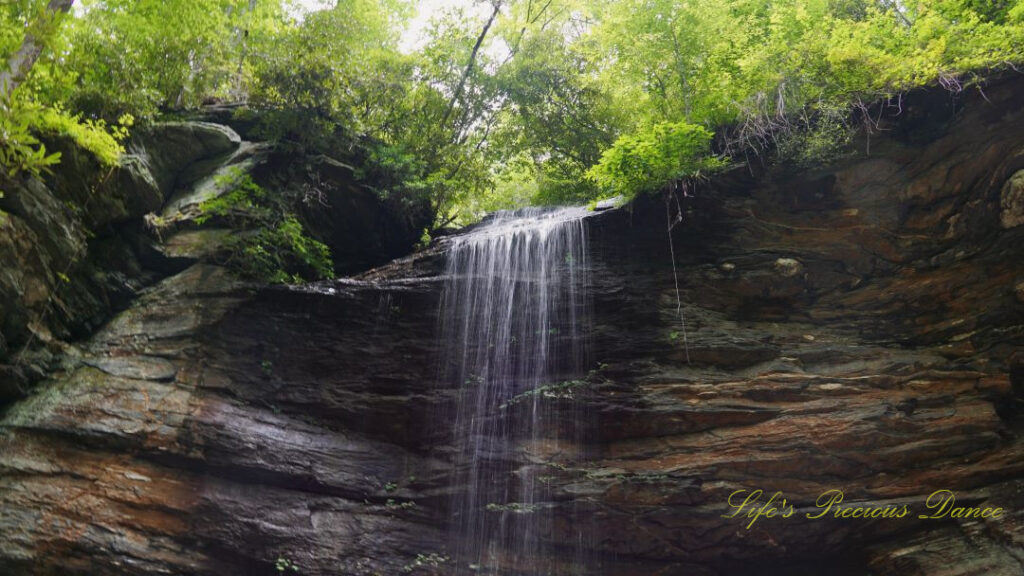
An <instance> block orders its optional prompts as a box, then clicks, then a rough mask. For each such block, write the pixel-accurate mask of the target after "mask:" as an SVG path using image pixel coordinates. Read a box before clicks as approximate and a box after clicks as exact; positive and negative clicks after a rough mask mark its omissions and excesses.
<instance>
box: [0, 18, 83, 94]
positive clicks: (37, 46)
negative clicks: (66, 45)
mask: <svg viewBox="0 0 1024 576" xmlns="http://www.w3.org/2000/svg"><path fill="white" fill-rule="evenodd" d="M72 4H74V0H50V3H49V4H47V5H46V15H45V16H43V18H49V19H52V18H56V17H57V16H58V15H60V14H63V13H65V12H67V11H68V10H70V9H71V5H72ZM39 24H42V22H35V23H33V26H32V27H30V28H29V32H28V33H27V34H25V40H24V41H22V43H21V48H19V49H18V51H17V52H15V53H14V55H13V56H11V58H10V59H9V60H8V61H7V69H6V70H3V71H0V101H6V100H10V98H11V94H12V93H13V92H14V90H15V89H16V88H17V87H18V86H20V85H21V83H22V82H24V81H25V77H26V76H28V73H29V70H31V69H32V66H33V65H35V63H36V60H38V59H39V55H40V54H42V53H43V41H42V40H41V39H39V38H36V36H35V35H34V34H33V33H32V31H31V30H32V28H35V27H37V26H38V25H39Z"/></svg>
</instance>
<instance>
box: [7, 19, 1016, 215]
mask: <svg viewBox="0 0 1024 576" xmlns="http://www.w3.org/2000/svg"><path fill="white" fill-rule="evenodd" d="M73 4H74V5H73V6H72V2H70V0H13V1H11V2H5V3H2V4H0V54H2V56H3V58H4V62H6V63H7V65H6V67H5V68H4V69H3V72H2V74H0V162H2V164H3V167H4V169H5V170H4V172H5V173H6V175H7V177H12V176H15V175H17V174H18V173H20V172H40V171H43V170H46V169H48V168H50V167H52V166H53V165H54V164H55V163H57V162H59V157H57V156H55V155H51V154H49V153H48V152H47V151H46V149H45V147H44V145H43V144H42V142H43V141H45V137H46V135H47V134H50V133H63V134H66V135H68V136H70V137H72V138H74V139H75V140H76V141H77V142H79V144H80V145H82V146H83V147H84V148H86V149H88V150H90V151H92V152H94V153H95V154H96V156H97V158H98V159H100V160H101V161H102V162H104V163H107V164H115V163H116V162H117V156H118V153H119V152H120V150H121V142H122V141H123V139H124V138H125V137H126V135H127V133H128V131H129V130H130V129H131V127H132V126H133V125H138V124H144V123H148V122H154V121H159V120H161V119H164V118H168V117H175V116H177V115H180V114H182V113H184V112H187V111H189V110H194V109H196V108H198V107H201V106H202V105H204V104H206V103H211V102H231V103H244V106H243V107H242V108H240V111H239V112H238V113H239V114H247V115H250V116H251V117H252V118H253V119H255V121H256V122H257V123H258V124H259V126H260V130H261V133H262V135H263V136H264V137H266V138H268V139H270V140H273V141H275V142H276V143H277V144H278V145H280V146H282V147H294V148H295V149H297V150H302V151H306V152H314V153H327V154H330V155H334V156H343V157H344V158H343V159H346V160H351V161H352V162H353V164H355V165H357V166H358V167H359V177H360V178H361V179H362V180H363V182H364V183H365V185H367V186H370V187H372V188H374V189H375V190H377V191H378V192H379V193H380V194H382V195H395V196H397V197H399V198H421V199H422V198H426V199H428V200H429V201H430V203H431V206H432V208H433V209H434V210H435V213H436V214H437V221H436V224H437V225H438V226H441V225H445V224H449V223H453V222H454V223H464V222H468V221H472V220H473V219H475V218H477V217H479V216H480V215H481V214H482V213H483V212H484V211H487V210H492V209H496V208H503V207H510V206H516V205H522V204H542V203H558V202H588V201H592V200H596V199H600V198H605V197H609V196H614V195H625V196H627V197H629V196H632V195H635V194H639V193H644V192H649V191H656V190H659V189H661V188H662V187H664V186H666V185H667V184H669V183H671V182H672V181H674V180H678V179H684V178H690V177H693V176H695V175H698V174H706V173H708V172H711V171H714V170H716V169H718V168H720V167H722V166H724V165H727V164H728V163H729V162H730V155H732V156H736V157H741V156H742V154H743V153H744V152H747V151H750V150H754V151H758V152H761V151H765V150H772V151H774V153H777V154H780V155H783V156H787V157H790V158H792V159H795V160H797V161H816V160H821V159H826V158H828V157H829V154H830V153H831V151H833V150H834V149H835V148H836V147H837V146H841V145H842V143H844V142H845V141H847V140H848V138H849V134H850V132H851V131H852V130H853V129H854V128H855V127H856V124H857V122H858V119H859V117H858V113H857V111H858V110H865V109H866V106H868V105H870V104H871V103H873V102H877V101H879V100H881V99H886V98H898V96H899V95H900V94H901V93H903V92H905V91H907V90H909V89H912V88H915V87H918V86H922V85H926V84H930V83H941V84H942V85H944V86H947V87H949V88H950V89H954V90H961V89H965V88H969V87H970V86H971V85H973V84H974V83H976V82H977V80H979V79H981V78H983V77H984V76H985V75H987V74H990V73H992V72H993V71H996V70H1000V69H1016V68H1015V67H1016V66H1017V65H1018V64H1021V63H1022V60H1024V58H1022V56H1024V0H996V1H981V0H900V1H895V0H477V1H471V0H467V1H466V2H463V3H461V4H459V3H452V6H451V7H449V8H448V9H446V10H443V11H439V12H438V13H437V14H434V15H433V18H432V20H431V23H430V25H429V26H428V27H427V29H426V31H425V32H423V34H422V36H423V37H422V38H418V39H415V40H417V41H416V42H409V40H410V39H409V38H408V37H407V36H408V34H410V32H409V30H408V25H409V22H410V20H411V19H412V18H413V17H414V16H415V14H416V10H417V6H416V3H415V2H407V1H404V0H337V1H335V2H329V3H327V2H323V3H320V4H319V5H315V6H314V8H313V9H309V6H310V5H311V3H310V2H305V3H302V5H301V6H300V5H299V4H296V3H294V2H291V1H289V0H131V1H128V0H80V1H79V2H74V3H73ZM713 140H714V141H715V142H716V143H717V145H716V146H715V147H714V151H713V150H712V141H713Z"/></svg>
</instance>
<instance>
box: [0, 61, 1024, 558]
mask: <svg viewBox="0 0 1024 576" xmlns="http://www.w3.org/2000/svg"><path fill="white" fill-rule="evenodd" d="M1020 90H1021V84H1020V82H1019V81H1007V82H1004V83H1002V84H996V85H993V86H990V87H987V88H986V96H987V98H988V100H989V102H986V101H985V100H984V99H983V98H981V97H980V96H977V97H975V96H970V97H968V98H967V99H966V101H963V102H961V103H960V105H959V107H958V110H959V114H958V116H957V117H956V119H955V121H953V122H952V123H951V124H950V125H948V126H946V125H943V126H939V127H936V126H935V125H934V123H931V124H927V125H921V124H920V123H917V124H915V122H914V121H913V120H914V119H913V118H911V119H910V120H908V121H907V122H908V124H907V125H903V124H897V125H894V126H893V127H892V129H891V130H889V131H887V132H883V133H882V135H875V136H873V137H872V142H871V150H872V154H871V156H870V157H864V156H856V157H851V158H849V159H847V160H845V161H843V162H841V163H839V164H837V165H834V166H830V167H827V168H820V169H818V170H814V171H791V170H784V169H773V170H768V171H762V172H760V173H755V175H753V176H751V175H750V173H749V172H748V171H746V170H743V171H737V172H735V173H731V174H727V175H725V176H724V177H723V178H721V179H719V180H716V181H715V182H714V183H712V184H711V185H709V186H708V187H707V188H705V189H702V190H700V191H699V192H698V193H697V195H696V196H695V197H692V198H688V199H684V200H682V201H681V204H682V207H683V210H684V212H685V215H684V220H683V224H682V225H680V226H677V227H676V228H675V230H674V233H673V242H674V248H675V250H674V251H675V254H676V268H677V271H678V285H679V292H678V293H677V292H676V289H675V286H676V283H675V281H674V280H675V279H674V278H673V272H672V263H671V260H670V257H669V254H670V251H669V245H668V242H669V239H668V236H667V234H666V231H665V226H664V223H665V213H664V210H665V203H664V202H662V201H661V200H660V199H653V200H646V201H645V200H641V201H639V202H637V203H636V204H635V205H634V206H633V207H632V209H631V210H630V211H606V212H602V213H599V214H597V215H595V216H593V217H591V218H589V219H588V220H587V222H588V237H589V243H590V244H589V245H590V256H591V259H590V262H591V265H592V271H591V276H592V286H591V294H592V298H593V302H592V308H593V312H592V327H591V338H590V341H591V350H590V355H591V357H592V358H593V365H592V369H591V370H590V371H588V372H587V373H586V374H568V373H567V374H565V379H564V380H565V381H564V382H559V383H554V384H559V385H560V386H559V387H557V388H553V389H552V390H557V393H550V394H542V395H540V396H539V398H538V401H539V402H542V403H555V404H559V405H564V406H566V407H569V406H571V407H573V409H574V412H575V413H576V414H578V418H576V419H574V420H572V421H566V422H564V423H563V425H564V426H566V427H572V428H582V429H584V431H585V432H586V434H585V435H584V436H585V437H586V439H587V441H586V444H585V446H583V447H581V450H579V451H573V452H574V453H580V454H583V457H576V458H567V457H566V455H565V452H564V451H563V452H559V451H556V450H555V448H554V446H555V444H554V443H553V442H550V439H549V438H523V439H521V440H519V441H518V442H519V443H518V444H517V446H516V452H515V453H516V454H517V456H516V465H517V466H519V467H521V468H525V467H539V468H542V469H543V470H544V472H543V474H540V475H541V476H543V477H544V478H545V481H544V484H545V487H544V488H542V489H541V490H542V493H541V499H540V500H541V502H542V503H543V506H542V507H541V510H542V513H549V512H550V513H552V514H554V517H555V518H556V519H557V521H556V522H554V523H553V524H552V525H551V528H550V533H548V534H544V535H543V537H544V538H546V539H547V540H548V541H550V542H552V543H555V544H558V543H565V542H568V541H570V540H573V538H574V534H575V533H576V532H575V530H576V529H577V528H578V527H580V526H585V527H586V533H587V534H588V537H587V538H586V539H585V540H584V541H583V550H582V551H580V552H579V553H577V552H576V551H574V550H571V549H568V548H566V549H565V550H564V554H557V556H559V557H561V558H566V559H573V558H575V559H576V560H575V561H576V562H577V563H578V564H579V565H581V566H582V568H581V569H580V570H581V572H582V573H587V574H608V575H621V576H639V575H650V574H665V575H668V574H699V575H704V574H706V575H725V574H766V573H767V574H808V575H812V574H822V573H829V574H857V575H863V574H867V573H871V574H877V575H897V574H899V575H902V574H922V575H938V574H944V575H945V574H963V575H968V574H980V573H986V574H989V573H991V574H1005V575H1016V574H1019V573H1020V571H1021V566H1022V561H1024V560H1022V552H1021V549H1022V546H1024V516H1022V514H1024V484H1022V480H1021V478H1022V477H1024V442H1022V440H1021V438H1022V436H1021V434H1022V432H1024V426H1022V423H1024V418H1022V416H1024V412H1022V410H1021V401H1022V392H1021V391H1022V389H1024V356H1022V355H1021V352H1020V350H1021V349H1022V344H1024V309H1022V308H1021V302H1022V300H1021V296H1020V293H1021V289H1020V285H1021V283H1022V282H1024V258H1022V257H1021V256H1022V254H1021V246H1022V245H1024V226H1012V227H1005V226H1003V225H1002V224H1003V222H1004V221H1005V215H1006V214H1007V208H1006V206H1007V204H1006V202H1005V200H1004V198H1005V196H1006V193H1005V190H1006V186H1007V182H1008V181H1012V180H1013V178H1014V174H1017V173H1018V171H1020V170H1021V169H1024V154H1021V152H1022V151H1024V148H1022V147H1024V142H1022V140H1021V137H1020V134H1024V130H1022V129H1024V114H1022V113H1021V111H1020V110H1019V106H1017V105H1016V100H1015V97H1016V96H1015V95H1018V94H1019V93H1020ZM934 97H935V95H934V94H932V95H929V96H928V98H927V99H926V101H928V102H930V101H931V100H932V99H934ZM908 98H909V97H908ZM911 104H913V101H912V98H911ZM939 116H942V117H943V118H946V117H947V116H948V115H946V114H940V115H939ZM1010 204H1011V205H1012V202H1011V203H1010ZM1011 211H1012V208H1011ZM442 264H443V242H442V243H441V244H440V245H439V246H435V247H434V248H432V249H430V250H427V251H424V252H421V253H418V254H416V255H414V256H412V257H409V258H407V259H404V260H401V261H397V262H394V263H392V264H390V265H388V266H385V267H383V268H380V269H377V270H374V271H372V272H370V273H367V274H364V275H363V276H362V277H361V279H360V280H343V281H337V282H333V283H326V284H321V285H317V286H313V287H310V288H308V289H302V290H298V289H284V288H275V289H256V288H254V287H252V286H247V285H244V284H240V283H239V282H238V281H236V280H234V279H232V278H231V277H230V275H228V274H226V273H225V271H224V270H223V269H221V268H219V267H216V266H210V265H202V264H199V265H192V266H190V267H188V268H187V269H185V270H184V271H182V272H180V273H178V274H176V275H174V276H172V277H170V278H168V279H166V280H164V281H162V282H161V283H159V284H158V285H156V286H155V287H153V288H150V289H148V290H147V291H146V292H145V293H144V294H143V296H142V297H141V298H139V299H138V300H136V301H135V302H134V303H133V304H132V305H131V307H130V308H129V309H128V310H126V311H125V312H123V313H121V314H120V315H118V316H117V317H116V318H115V319H114V320H112V321H110V322H108V323H106V324H105V325H104V327H103V328H102V330H100V331H99V332H98V333H97V334H95V335H94V336H92V337H91V338H90V339H89V340H87V341H84V342H82V343H81V344H80V346H79V347H78V348H79V355H78V357H77V358H73V359H69V358H66V357H65V358H64V359H63V360H62V362H63V364H62V369H63V370H62V371H60V372H56V373H52V374H51V375H50V379H49V380H48V381H47V382H46V383H45V384H44V385H42V386H40V387H39V388H38V389H37V392H36V393H35V394H33V395H32V397H30V398H28V399H26V400H23V401H21V402H19V403H17V404H15V405H14V406H12V407H11V408H9V409H8V410H7V411H6V412H5V414H4V415H3V417H2V420H0V436H2V437H0V572H2V573H5V574H7V573H10V574H23V573H24V574H31V573H62V574H93V575H105V574H111V575H113V574H152V573H171V574H218V575H226V574H276V573H277V570H276V565H277V563H278V561H279V560H286V561H287V562H288V563H289V564H294V565H296V566H297V567H298V569H299V573H301V574H314V575H316V574H325V575H326V574H358V575H364V574H365V575H372V574H402V573H412V574H445V573H447V571H446V568H445V567H446V565H448V563H450V562H453V561H455V560H452V559H446V556H448V546H449V544H450V543H449V542H448V541H447V539H446V536H445V534H446V529H447V527H448V526H449V524H450V522H451V519H450V517H449V515H448V513H447V511H446V505H445V502H446V501H447V498H448V496H449V495H450V493H451V491H452V490H458V489H460V488H459V486H458V479H459V478H460V474H463V473H464V472H465V471H461V470H453V469H452V466H451V461H452V459H451V456H452V454H451V446H450V443H449V439H450V435H449V433H450V426H451V423H450V422H447V421H445V420H444V419H442V418H440V417H439V416H438V415H439V414H444V413H446V408H447V407H448V405H449V404H450V403H451V402H452V401H453V398H454V396H455V394H454V392H455V391H454V390H453V389H451V388H450V387H449V386H448V385H446V384H444V383H441V382H438V381H437V374H438V373H439V370H438V366H437V363H436V362H437V360H436V359H437V357H438V350H439V344H438V342H437V341H436V329H437V317H436V314H437V305H438V299H439V295H440V289H441V286H442V284H443V282H442V281H441V279H439V278H438V275H439V274H440V271H441V270H442ZM5 272H6V270H5ZM678 309H681V310H682V320H683V321H684V322H685V328H684V322H683V321H681V320H680V318H679V316H678V315H677V310H678ZM529 406H530V404H529V403H527V402H523V403H518V404H516V405H513V406H511V407H507V408H504V409H502V408H496V412H498V411H500V410H507V409H512V410H518V409H528V408H529ZM564 412H566V413H567V412H569V411H568V410H567V411H564ZM453 479H455V482H456V484H455V485H454V486H453V485H452V480H453ZM758 489H760V490H763V491H764V492H765V493H767V496H764V497H763V498H762V499H761V501H762V503H763V502H764V501H765V500H766V499H767V498H768V497H770V495H771V494H773V493H775V492H781V493H782V496H780V498H785V499H786V506H792V509H793V515H792V516H791V517H789V518H782V517H779V516H775V517H765V516H761V517H759V518H757V519H756V520H755V522H754V523H753V524H752V525H751V526H750V528H749V529H748V528H746V526H747V524H748V523H749V522H750V519H749V518H747V517H746V512H745V511H744V512H742V513H741V514H739V515H738V516H742V517H736V518H723V516H727V515H729V514H730V513H732V512H733V511H734V509H732V508H730V506H729V504H728V502H729V498H730V496H732V495H735V494H740V495H741V496H740V497H741V498H742V497H745V496H743V495H744V494H745V495H749V494H750V491H753V490H758ZM836 489H837V490H842V491H843V492H844V500H843V502H842V503H841V504H842V505H843V506H844V507H845V506H849V507H861V508H893V509H900V508H901V507H903V506H907V507H908V509H909V510H911V511H912V512H911V513H910V514H908V515H907V516H906V517H905V518H876V519H870V520H866V519H862V518H835V517H834V516H833V513H831V512H830V513H829V514H828V517H827V518H821V519H816V520H815V519H808V518H807V517H806V514H808V513H812V514H813V513H816V512H817V511H818V508H816V501H817V500H818V498H819V496H820V495H821V494H822V493H825V492H826V491H828V490H836ZM937 490H951V491H954V492H955V495H956V501H957V503H958V504H961V503H962V504H963V505H966V506H972V507H990V508H997V507H998V508H1003V509H1004V512H1003V514H1002V516H1001V517H1000V518H998V519H992V518H980V517H977V518H967V517H959V518H952V517H945V518H942V519H920V518H918V517H917V516H918V515H919V514H924V513H927V512H928V511H929V510H928V509H927V508H926V506H925V504H926V501H927V498H928V496H929V495H930V494H932V493H933V492H935V491H937ZM743 491H746V492H743ZM736 498H737V497H736V496H733V501H734V502H736ZM495 504H496V505H497V506H495V508H494V513H495V514H501V515H505V518H506V520H507V521H508V522H509V523H511V524H514V523H515V522H516V519H517V518H519V517H521V514H524V513H531V512H529V511H524V510H521V509H515V508H514V507H510V506H507V504H509V503H495ZM567 562H568V560H567ZM823 567H827V568H823ZM566 573H569V572H568V571H566ZM507 574H513V572H512V571H507Z"/></svg>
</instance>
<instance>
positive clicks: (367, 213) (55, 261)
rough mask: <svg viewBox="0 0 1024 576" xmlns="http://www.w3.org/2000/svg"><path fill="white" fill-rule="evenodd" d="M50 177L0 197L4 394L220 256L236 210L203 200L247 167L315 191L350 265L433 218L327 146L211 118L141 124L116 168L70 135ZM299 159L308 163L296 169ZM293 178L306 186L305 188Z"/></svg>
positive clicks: (309, 224)
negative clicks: (330, 153)
mask: <svg viewBox="0 0 1024 576" xmlns="http://www.w3.org/2000/svg"><path fill="white" fill-rule="evenodd" d="M48 148H50V149H52V150H55V151H58V152H61V154H62V161H61V164H60V165H59V167H58V168H57V169H56V170H54V171H53V173H52V174H49V175H47V177H46V178H45V179H39V178H32V177H19V178H17V179H13V180H11V179H10V178H5V179H4V180H3V182H2V186H3V189H4V191H5V194H4V195H3V196H0V406H2V405H3V404H6V403H7V402H9V401H10V400H12V399H15V398H19V397H22V396H24V395H25V394H26V393H27V391H28V390H29V389H30V388H31V385H32V384H33V383H34V382H36V381H38V380H40V379H42V378H44V377H45V376H46V374H47V373H49V372H50V371H52V370H55V369H60V368H61V367H62V365H63V358H64V357H65V356H67V355H68V354H70V355H71V356H74V355H75V352H74V351H73V350H71V351H68V350H67V349H66V348H67V346H68V343H69V342H74V341H78V340H82V339H84V338H86V337H88V336H89V335H91V334H93V333H95V332H96V331H97V330H98V329H99V328H100V327H101V326H103V324H104V323H105V322H106V321H107V320H109V319H110V317H111V315H112V314H114V313H116V312H119V311H122V310H124V309H125V308H127V307H128V305H129V304H130V303H131V302H132V301H134V300H135V299H136V298H137V297H138V296H139V294H140V293H141V291H142V290H143V289H145V288H146V287H148V286H151V285H153V284H154V283H156V282H158V281H159V280H161V279H163V278H166V277H168V276H171V275H174V274H176V273H178V272H181V271H182V270H184V269H186V268H187V267H189V266H191V265H193V264H195V263H197V262H210V261H218V260H222V258H220V256H221V254H222V252H223V250H222V248H223V246H224V244H225V242H226V241H227V240H228V239H229V238H231V237H232V236H233V235H235V234H239V233H244V232H240V231H238V230H234V229H232V226H231V224H230V223H224V222H218V221H216V219H214V221H211V222H205V221H203V220H202V219H200V218H199V217H200V216H201V209H200V206H201V204H202V203H203V202H204V201H207V200H210V199H213V198H216V197H218V196H220V195H222V194H224V193H226V192H228V191H229V190H230V189H231V188H232V186H233V185H234V183H235V182H237V180H238V177H239V175H242V174H249V175H251V176H252V177H253V178H254V179H256V180H257V181H258V182H259V183H260V184H262V185H264V186H265V187H266V188H267V189H269V190H271V192H272V193H274V194H281V195H286V194H291V195H293V196H297V197H301V196H302V194H303V192H302V191H303V190H306V189H310V190H313V191H314V192H315V195H316V197H315V201H311V202H309V203H308V205H304V206H303V209H304V212H303V213H302V214H301V215H300V217H301V218H302V220H303V222H304V225H305V227H306V229H307V230H308V231H309V233H310V234H311V235H312V236H313V237H315V238H317V239H319V240H321V241H323V242H325V243H327V244H328V246H330V247H331V248H332V250H333V256H334V264H335V267H336V268H337V269H338V270H340V271H353V270H365V269H366V268H368V267H370V266H373V265H377V264H381V263H384V262H386V261H388V260H390V259H392V258H395V257H397V256H400V255H402V254H405V253H408V251H409V250H411V248H412V246H413V245H414V244H415V243H416V242H417V241H418V240H419V237H420V235H421V233H422V231H423V228H424V226H425V225H426V223H427V222H429V221H430V216H429V213H428V212H429V210H427V209H426V208H425V206H418V207H417V206H413V207H412V208H410V207H409V205H408V203H407V204H405V205H403V204H401V201H400V199H398V198H391V199H388V200H385V199H382V198H381V197H380V196H378V195H377V194H376V193H374V192H372V191H370V190H367V189H365V188H363V187H361V186H360V185H358V184H357V183H356V178H355V175H354V174H353V173H352V171H351V169H348V170H342V171H339V170H338V169H337V168H336V166H344V165H343V164H341V163H339V162H337V161H334V160H331V159H329V158H326V157H317V158H304V157H295V156H294V155H284V154H281V153H278V152H276V151H274V150H273V148H272V147H271V146H269V145H267V144H266V143H259V142H249V141H245V140H243V139H242V138H241V137H240V136H239V135H238V134H237V133H236V132H235V131H234V130H233V129H231V128H230V127H228V126H225V125H221V124H214V123H210V122H203V121H189V122H167V123H161V124H156V125H153V126H148V127H145V128H140V129H139V130H137V131H136V133H135V134H133V138H132V140H131V141H130V142H129V143H128V145H127V147H126V148H127V150H126V153H125V154H124V155H123V157H122V160H121V164H120V166H119V167H117V168H116V169H113V170H106V169H102V168H101V167H100V165H99V164H98V162H97V161H96V159H95V158H94V157H93V156H92V155H91V154H89V153H87V152H84V151H82V150H80V149H78V148H76V147H75V146H74V145H73V143H72V142H70V141H69V140H63V139H58V140H55V141H53V142H51V143H49V145H48ZM296 166H300V167H303V168H304V170H297V169H296ZM295 189H298V191H296V190H295Z"/></svg>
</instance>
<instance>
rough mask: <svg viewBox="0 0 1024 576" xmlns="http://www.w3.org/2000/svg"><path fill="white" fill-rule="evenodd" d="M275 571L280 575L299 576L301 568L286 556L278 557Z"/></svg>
mask: <svg viewBox="0 0 1024 576" xmlns="http://www.w3.org/2000/svg"><path fill="white" fill-rule="evenodd" d="M274 569H276V570H277V571H278V573H280V574H298V573H299V567H298V566H296V565H295V563H294V562H292V561H291V560H289V559H287V558H285V557H284V556H278V557H277V562H275V563H274Z"/></svg>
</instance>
